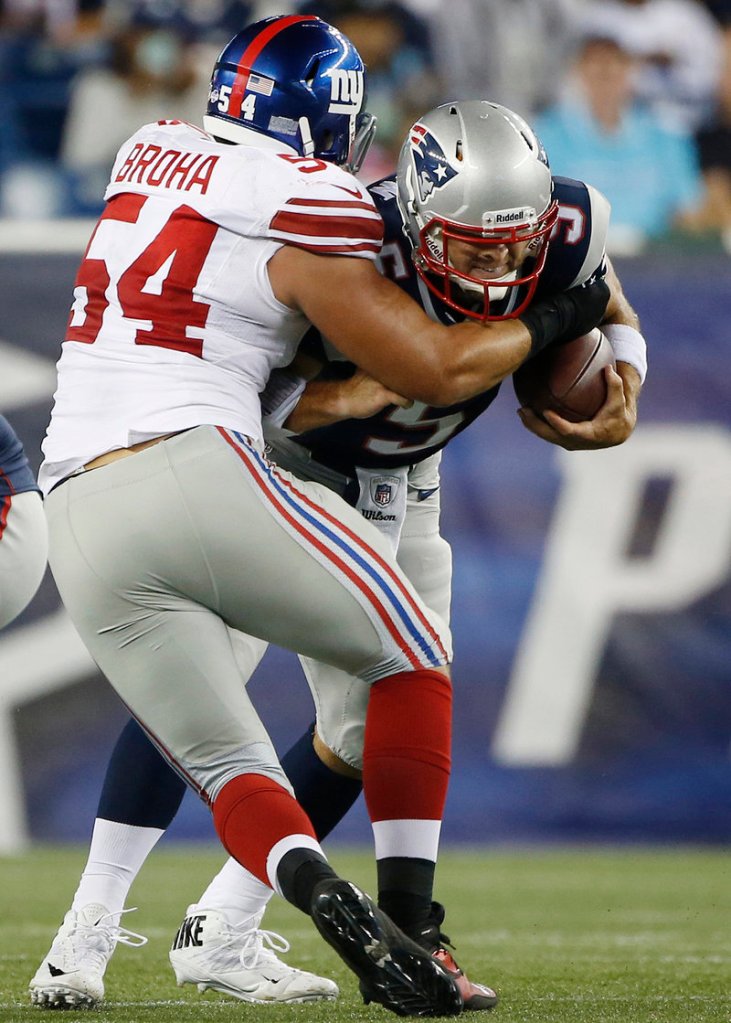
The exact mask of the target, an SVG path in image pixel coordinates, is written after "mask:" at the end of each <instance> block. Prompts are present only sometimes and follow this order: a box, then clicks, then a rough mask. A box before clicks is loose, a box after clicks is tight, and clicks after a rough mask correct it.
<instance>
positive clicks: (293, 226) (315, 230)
mask: <svg viewBox="0 0 731 1023" xmlns="http://www.w3.org/2000/svg"><path fill="white" fill-rule="evenodd" d="M269 226H270V228H271V230H272V231H282V232H284V233H287V234H297V235H305V236H306V237H312V238H317V237H319V238H322V239H323V241H332V240H333V239H335V238H361V239H363V240H364V241H377V242H380V241H381V239H382V238H383V223H382V222H381V221H380V220H370V219H367V218H365V217H346V216H343V217H337V216H327V217H323V216H320V217H318V216H315V215H313V214H311V213H295V212H294V211H292V212H289V211H287V212H285V211H283V210H280V211H279V212H278V213H276V214H275V215H274V218H273V219H272V222H271V224H270V225H269Z"/></svg>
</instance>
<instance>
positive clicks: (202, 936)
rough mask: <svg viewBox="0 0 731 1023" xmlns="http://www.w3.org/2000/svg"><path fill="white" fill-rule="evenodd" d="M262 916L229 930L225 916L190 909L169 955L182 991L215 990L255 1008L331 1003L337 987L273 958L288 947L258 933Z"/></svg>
mask: <svg viewBox="0 0 731 1023" xmlns="http://www.w3.org/2000/svg"><path fill="white" fill-rule="evenodd" d="M262 915H263V914H262V913H260V914H259V915H258V916H257V917H254V918H251V919H249V920H248V921H247V922H246V923H245V924H243V925H237V926H234V925H231V924H229V922H228V920H227V918H226V915H225V913H224V912H222V911H221V910H216V909H204V908H200V907H197V906H189V907H188V910H187V911H186V916H185V920H183V923H182V924H181V925H180V928H179V930H178V933H177V934H176V935H175V939H174V940H173V946H172V948H171V949H170V963H171V965H172V967H173V970H174V971H175V979H176V980H177V982H178V984H179V985H183V984H197V985H198V990H199V991H205V990H206V989H207V988H212V989H213V990H215V991H220V992H221V993H222V994H224V995H231V996H232V997H233V998H239V999H240V1000H241V1001H242V1002H253V1003H255V1004H257V1005H268V1004H273V1003H279V1004H282V1003H287V1002H289V1003H293V1002H320V1001H331V1000H332V999H334V998H337V996H338V986H337V984H335V983H334V982H333V981H332V980H327V979H326V978H325V977H317V976H316V975H315V974H314V973H307V972H305V971H304V970H297V969H295V968H294V967H293V966H288V965H287V964H286V963H283V962H282V961H281V959H278V958H277V956H276V955H275V954H274V950H276V951H277V952H287V951H289V942H288V941H287V940H286V939H285V938H283V937H282V936H281V935H279V934H275V933H274V932H273V931H263V930H260V929H259V926H258V925H259V923H260V922H261V917H262Z"/></svg>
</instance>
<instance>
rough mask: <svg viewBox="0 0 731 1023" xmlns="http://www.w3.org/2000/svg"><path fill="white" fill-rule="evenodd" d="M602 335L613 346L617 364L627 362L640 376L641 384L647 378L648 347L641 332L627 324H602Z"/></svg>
mask: <svg viewBox="0 0 731 1023" xmlns="http://www.w3.org/2000/svg"><path fill="white" fill-rule="evenodd" d="M599 329H600V330H601V332H602V334H604V336H605V337H606V339H607V341H608V342H609V344H610V345H611V346H612V351H613V352H614V358H615V361H616V362H626V363H628V364H629V365H630V366H632V367H633V368H634V369H636V370H637V372H638V373H639V375H640V383H644V382H645V377H646V376H647V345H646V344H645V339H644V337H643V336H642V334H640V332H639V330H635V328H634V327H630V326H628V324H626V323H602V324H601V325H600V327H599Z"/></svg>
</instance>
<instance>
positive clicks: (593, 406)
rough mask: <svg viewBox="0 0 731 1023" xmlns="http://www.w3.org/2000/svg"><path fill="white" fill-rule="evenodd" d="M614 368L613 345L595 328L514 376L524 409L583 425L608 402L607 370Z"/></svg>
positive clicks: (554, 348) (538, 357)
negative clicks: (609, 367)
mask: <svg viewBox="0 0 731 1023" xmlns="http://www.w3.org/2000/svg"><path fill="white" fill-rule="evenodd" d="M614 365H615V363H614V354H613V352H612V346H611V345H610V343H609V341H608V340H607V339H606V337H605V336H604V334H603V333H602V332H601V330H599V328H598V327H595V328H594V329H593V330H590V331H589V333H588V334H582V335H581V336H580V337H577V338H574V340H573V341H565V342H564V343H563V344H553V345H549V346H548V348H545V349H544V350H543V351H542V352H540V353H539V354H538V355H536V356H535V358H533V359H529V360H528V361H527V362H524V363H523V365H522V366H520V367H519V368H518V369H517V370H516V371H515V373H513V387H514V389H515V394H516V397H517V399H518V401H519V402H520V404H521V407H523V406H527V407H528V408H530V409H532V410H533V411H534V412H535V413H536V414H537V415H539V416H543V413H544V412H545V411H547V410H548V409H552V410H553V411H554V412H558V414H559V415H560V416H563V418H564V419H568V420H570V421H571V422H572V423H580V422H584V421H585V420H587V419H592V418H593V417H594V416H595V415H596V413H597V412H598V411H599V409H600V408H601V407H602V405H603V404H604V402H605V401H606V397H607V383H606V380H605V379H604V368H605V367H606V366H612V367H613V368H614Z"/></svg>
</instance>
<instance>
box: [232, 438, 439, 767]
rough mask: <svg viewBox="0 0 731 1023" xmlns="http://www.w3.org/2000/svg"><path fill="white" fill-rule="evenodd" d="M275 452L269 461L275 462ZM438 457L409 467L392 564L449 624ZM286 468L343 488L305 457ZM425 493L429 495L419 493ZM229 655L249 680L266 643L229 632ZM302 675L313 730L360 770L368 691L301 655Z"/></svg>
mask: <svg viewBox="0 0 731 1023" xmlns="http://www.w3.org/2000/svg"><path fill="white" fill-rule="evenodd" d="M278 455H279V452H278V451H277V450H276V449H275V450H274V452H273V458H274V460H275V461H278ZM439 463H440V456H439V455H432V456H431V457H430V458H428V459H425V460H424V461H423V462H420V463H418V464H417V465H415V466H413V468H412V469H411V470H410V471H409V474H408V490H407V497H406V516H405V519H404V523H403V527H402V530H401V538H400V540H399V544H398V550H397V552H396V560H397V561H398V564H399V566H400V567H401V569H402V571H403V572H404V573H405V575H406V577H407V578H408V579H409V581H410V582H411V583H412V585H413V586H414V588H415V590H416V592H417V593H418V594H419V596H420V597H421V599H422V600H423V601H424V603H425V604H426V606H427V607H429V608H431V609H432V611H435V612H436V613H437V614H438V615H439V616H440V617H441V618H442V620H443V621H445V622H448V621H449V605H450V597H451V583H452V552H451V548H450V546H449V544H448V543H447V541H446V540H445V539H444V537H443V536H441V534H440V532H439V518H440V499H439V495H440V491H439V483H440V480H439ZM287 464H288V465H290V466H292V467H293V466H294V465H296V466H297V468H296V469H295V470H294V471H295V475H296V476H297V477H298V478H299V479H306V478H309V477H310V476H311V475H312V474H314V473H317V476H318V478H319V479H320V480H324V479H327V480H328V484H327V485H328V486H329V487H330V488H332V489H339V490H343V489H344V487H345V482H346V481H345V480H344V479H343V478H342V477H338V475H337V474H336V473H332V472H327V473H323V472H322V471H321V467H319V466H317V464H316V463H312V462H309V461H308V459H307V457H306V456H305V455H303V456H301V457H300V458H298V459H295V458H293V456H292V452H288V458H287ZM426 492H429V496H427V497H424V494H425V493H426ZM231 639H232V643H233V647H234V653H235V655H236V658H237V660H239V663H240V665H241V671H242V675H244V676H245V677H247V678H248V677H249V676H250V675H251V674H252V673H253V671H254V669H255V668H256V666H257V664H258V663H259V661H260V660H261V658H262V657H263V656H264V654H265V652H266V648H267V646H266V643H263V642H262V641H261V640H258V639H255V638H254V637H253V636H247V635H244V634H243V633H240V632H235V631H233V630H232V634H231ZM300 662H301V664H302V668H303V671H304V673H305V677H306V678H307V682H308V684H309V687H310V691H311V692H312V698H313V701H314V704H315V711H316V716H317V732H318V735H319V736H320V738H321V739H322V740H323V742H324V743H325V745H326V746H328V747H329V748H330V749H331V750H332V751H333V752H334V753H335V754H337V756H338V757H340V759H341V760H343V761H345V763H347V764H349V765H350V766H351V767H354V768H356V769H357V770H360V769H362V767H363V733H364V730H365V719H366V710H367V708H368V692H369V689H370V687H369V686H368V684H367V683H365V682H363V681H362V680H361V679H359V678H358V677H357V676H355V675H348V674H347V673H346V672H344V671H342V670H340V669H338V668H334V667H332V666H331V665H329V664H324V663H323V662H322V661H315V660H312V659H311V658H307V657H300Z"/></svg>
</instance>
